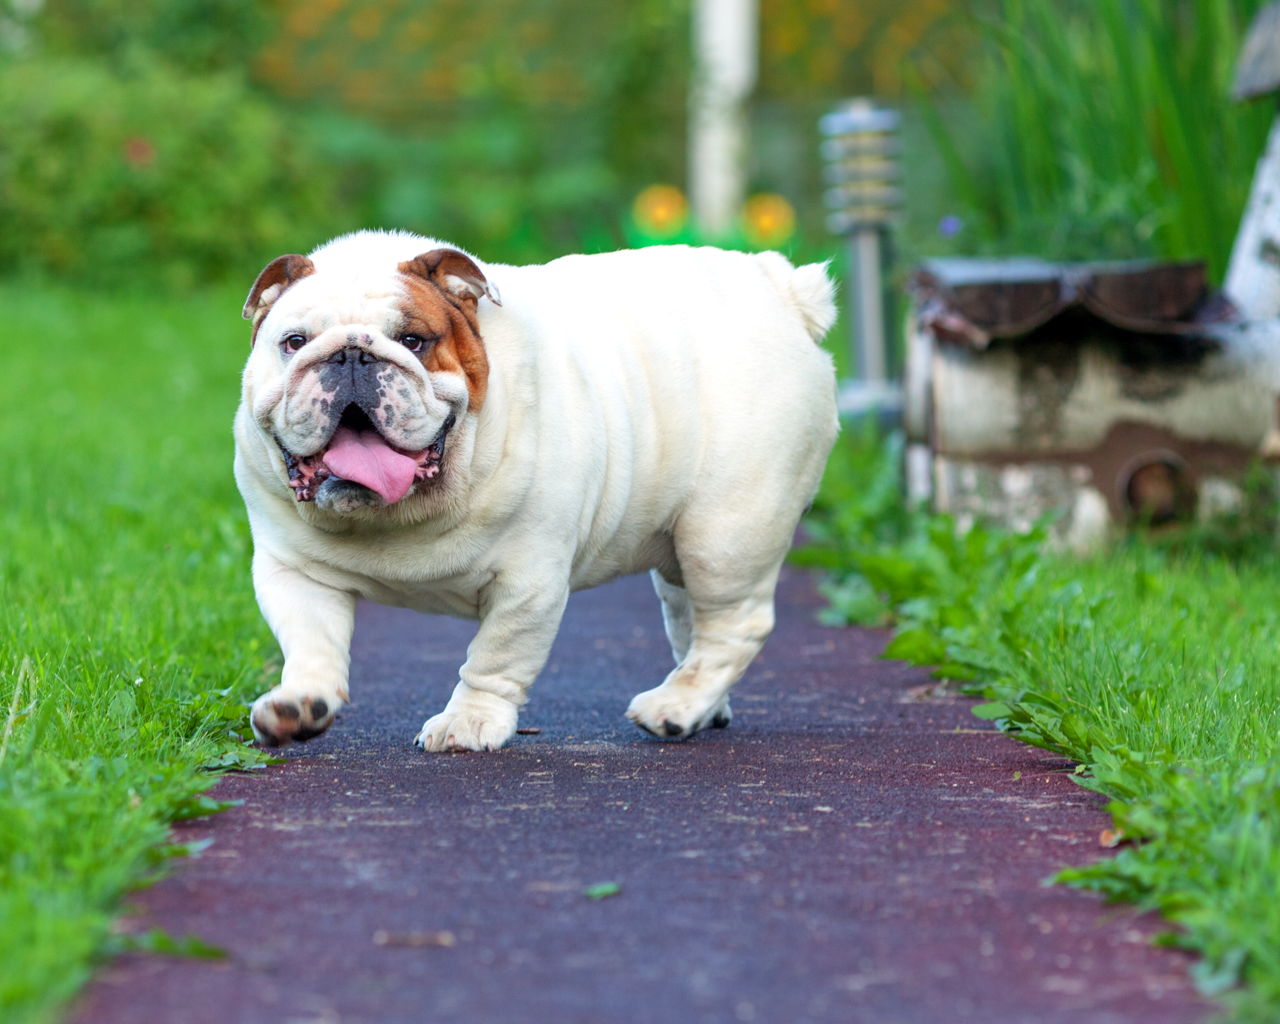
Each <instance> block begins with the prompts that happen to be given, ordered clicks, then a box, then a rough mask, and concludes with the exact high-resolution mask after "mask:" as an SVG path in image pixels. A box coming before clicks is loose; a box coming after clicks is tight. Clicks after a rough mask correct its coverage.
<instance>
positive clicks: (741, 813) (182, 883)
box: [72, 576, 1207, 1024]
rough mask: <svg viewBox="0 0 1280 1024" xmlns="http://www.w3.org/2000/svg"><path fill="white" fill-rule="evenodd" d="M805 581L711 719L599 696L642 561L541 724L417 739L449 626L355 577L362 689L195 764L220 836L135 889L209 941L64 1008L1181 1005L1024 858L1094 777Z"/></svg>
mask: <svg viewBox="0 0 1280 1024" xmlns="http://www.w3.org/2000/svg"><path fill="white" fill-rule="evenodd" d="M818 605H819V601H818V599H817V597H816V596H815V595H814V593H813V591H812V589H811V587H810V585H809V583H808V581H807V580H806V579H805V578H803V577H801V576H791V577H788V579H787V581H786V583H785V585H784V589H783V593H782V600H781V604H780V623H779V628H778V630H777V632H776V633H775V635H774V637H773V638H772V640H771V641H770V643H769V644H768V645H767V646H766V648H765V651H764V653H763V654H762V656H761V657H760V658H759V659H758V660H757V662H756V664H755V666H754V667H753V669H752V670H751V671H750V673H749V674H748V676H747V678H746V680H745V681H744V683H743V684H742V685H741V686H740V688H739V690H738V691H737V693H736V694H735V697H734V712H735V718H734V722H733V725H732V726H731V727H730V728H729V729H726V730H722V731H715V732H712V733H709V734H704V735H703V736H700V737H699V738H697V739H695V740H693V741H690V742H687V743H683V744H664V743H660V742H658V741H656V740H652V739H648V738H646V737H644V736H643V735H641V734H640V733H639V732H637V731H636V730H635V729H634V728H633V727H632V726H631V725H630V724H629V723H628V722H626V721H625V720H624V719H623V717H622V711H623V709H624V708H625V707H626V704H627V701H628V700H629V699H630V697H631V695H632V694H633V693H635V692H637V691H639V690H641V689H645V688H648V687H649V686H651V685H653V684H654V683H656V682H657V681H658V680H659V679H660V677H661V676H662V674H663V673H665V671H666V670H667V665H668V661H669V657H670V655H669V652H668V649H667V646H666V641H665V638H664V637H663V636H662V631H661V625H660V620H659V616H658V610H657V602H656V599H655V598H654V597H653V594H652V592H651V591H650V590H649V587H648V582H647V580H643V579H636V580H626V581H622V582H620V583H616V584H613V585H611V586H609V587H606V588H602V589H600V590H597V591H592V592H589V593H586V594H580V595H578V596H576V597H575V598H574V599H573V602H572V603H571V605H570V610H569V614H568V617H567V619H566V622H565V626H564V628H563V630H562V633H561V637H560V640H559V641H558V643H557V646H556V649H555V651H554V653H553V656H552V661H551V664H550V666H549V668H548V670H547V671H546V673H544V675H543V678H542V679H541V680H540V681H539V683H538V684H537V686H535V687H534V691H533V700H532V703H531V704H530V706H529V707H528V708H527V709H526V711H525V713H524V715H523V716H522V718H521V724H522V726H525V727H536V728H539V729H540V730H541V732H539V733H537V734H536V735H523V736H519V737H517V739H516V741H515V742H514V743H513V745H512V746H510V747H509V748H507V749H506V750H504V751H502V752H500V753H497V754H490V755H481V754H466V755H435V756H426V755H424V754H422V753H421V752H419V751H417V750H415V749H414V748H412V747H411V746H410V740H411V738H412V737H413V735H414V733H415V732H416V730H417V728H418V726H419V725H420V724H421V722H422V720H423V718H424V717H426V714H427V713H428V712H431V711H435V710H436V709H437V708H438V706H439V705H441V704H442V703H443V701H444V699H445V697H446V695H447V693H448V689H449V687H450V686H451V685H452V678H453V676H452V673H453V672H454V670H455V667H456V666H457V664H458V663H459V662H460V661H461V659H462V654H463V650H464V648H465V645H466V642H467V640H468V639H469V637H470V635H471V631H472V628H473V627H471V626H469V625H468V624H466V623H458V622H452V621H450V620H444V619H429V618H424V617H421V616H417V615H414V614H412V613H408V612H401V611H390V610H386V609H380V608H373V607H366V608H362V609H361V613H360V618H359V624H358V628H357V640H356V648H355V659H354V669H353V694H354V696H355V698H356V700H357V701H358V705H357V706H356V707H354V708H350V709H348V710H347V711H346V712H344V714H343V716H342V718H341V720H340V721H339V722H338V723H337V725H336V726H335V728H334V729H333V730H331V732H330V733H329V734H328V735H327V736H324V737H322V738H320V739H318V740H315V741H313V742H311V743H310V744H307V745H305V746H302V747H295V748H291V749H290V750H289V751H288V752H287V757H288V763H287V764H286V765H284V766H281V767H278V768H273V769H270V770H268V771H266V772H262V773H258V774H255V775H252V776H248V777H244V776H241V777H233V778H228V779H227V780H225V781H224V782H222V783H221V784H220V785H219V787H218V790H217V795H219V796H221V797H224V798H238V799H243V800H244V801H245V803H244V806H242V807H240V808H237V809H235V810H232V811H229V812H227V813H225V814H222V815H219V816H217V817H215V818H213V819H210V820H208V821H204V822H197V823H193V824H190V825H188V826H185V827H181V828H179V829H178V830H177V831H178V832H179V833H180V836H181V838H182V839H184V840H194V839H202V838H211V839H213V840H214V845H213V846H212V847H211V848H210V849H209V850H208V851H207V852H206V853H205V854H204V856H203V857H201V858H199V859H197V860H194V861H191V862H188V863H186V864H183V865H181V866H180V867H179V868H178V869H177V871H176V873H175V874H174V875H173V876H172V877H171V878H169V879H168V880H166V881H165V882H163V883H161V884H160V885H158V886H156V887H154V888H152V889H150V890H147V891H145V892H142V893H139V894H137V896H136V898H135V902H136V904H137V906H138V908H139V913H138V916H137V918H136V920H135V922H134V924H136V926H137V927H147V926H151V925H154V924H159V925H162V926H163V927H165V928H167V929H169V930H170V931H171V932H173V933H175V934H185V933H194V934H197V935H199V936H201V937H202V938H204V939H206V940H207V941H210V942H213V943H215V944H218V945H221V946H223V947H225V948H226V949H227V950H229V951H230V958H229V959H228V960H226V961H224V962H205V961H195V960H181V959H172V958H164V957H142V956H129V957H124V958H122V959H121V960H118V961H116V962H115V963H114V964H112V965H109V966H108V967H107V968H106V969H105V970H104V971H103V972H102V974H101V975H100V977H99V980H98V981H97V982H96V983H95V984H94V985H92V986H91V987H90V988H89V990H88V991H87V992H86V994H85V996H84V998H83V999H82V1000H81V1002H80V1004H79V1006H78V1009H77V1011H76V1012H75V1013H74V1014H73V1018H72V1019H73V1020H74V1021H75V1022H76V1024H126V1022H127V1024H138V1022H147V1024H150V1022H160V1024H257V1022H263V1024H266V1022H271V1024H282V1022H297V1024H302V1022H308V1024H322V1022H335V1024H336V1022H341V1024H353V1022H358V1024H400V1022H406V1024H407V1022H422V1021H444V1020H454V1019H465V1020H469V1021H475V1022H479V1024H501V1022H508V1021H511V1022H516V1021H519V1022H522V1024H541V1022H556V1024H577V1022H597V1021H600V1022H604V1021H619V1022H648V1021H654V1022H658V1021H662V1022H685V1021H689V1022H694V1021H696V1022H702V1021H708V1022H718V1021H753V1020H754V1021H768V1022H787V1024H789V1022H807V1021H815V1022H816V1021H823V1022H825V1021H830V1022H839V1024H851V1022H876V1024H880V1022H887V1024H916V1022H919V1024H940V1022H948V1024H950V1022H958V1021H982V1022H984V1024H1014V1022H1017V1024H1021V1022H1034V1024H1057V1022H1062V1024H1067V1022H1072V1024H1075V1022H1088V1024H1145V1022H1151V1024H1180V1022H1184V1021H1185V1022H1190V1021H1200V1020H1203V1019H1204V1018H1205V1017H1206V1015H1207V1009H1206V1007H1205V1006H1204V1005H1203V1004H1201V1003H1198V1002H1197V1000H1196V998H1195V996H1194V994H1193V993H1192V990H1191V988H1190V986H1189V985H1188V983H1187V981H1186V980H1185V976H1184V975H1185V969H1186V966H1187V962H1186V959H1185V958H1184V957H1183V956H1182V955H1181V954H1178V953H1176V952H1171V951H1166V950H1157V949H1154V948H1152V947H1151V946H1150V945H1149V944H1148V939H1149V937H1150V936H1151V935H1152V934H1153V933H1154V932H1155V931H1157V930H1159V928H1160V923H1159V922H1158V921H1151V920H1149V919H1139V918H1136V917H1135V916H1134V915H1133V914H1131V913H1130V912H1128V911H1123V910H1117V909H1115V908H1107V907H1104V906H1102V905H1101V904H1100V903H1099V902H1098V901H1097V900H1096V899H1095V898H1094V897H1093V896H1091V895H1089V894H1084V893H1079V892H1075V891H1072V890H1068V889H1065V888H1062V887H1045V886H1043V885H1042V884H1041V883H1042V881H1043V880H1044V879H1045V878H1046V876H1048V875H1049V874H1051V873H1052V871H1053V870H1054V869H1055V868H1058V867H1061V866H1063V865H1066V864H1071V863H1080V862H1082V861H1086V860H1089V859H1091V858H1093V857H1095V856H1098V855H1099V850H1098V834H1099V832H1100V830H1101V829H1103V828H1105V827H1106V825H1107V823H1108V822H1107V818H1106V816H1105V815H1104V813H1103V812H1102V810H1101V801H1099V800H1098V799H1097V798H1095V797H1093V796H1092V795H1091V794H1089V793H1086V792H1085V791H1084V790H1082V789H1080V788H1079V787H1077V786H1075V785H1074V784H1072V783H1071V781H1070V780H1069V778H1068V777H1067V774H1066V773H1065V771H1064V769H1065V768H1066V765H1064V764H1063V763H1062V762H1060V761H1058V760H1056V759H1055V758H1053V757H1051V756H1049V755H1047V754H1044V753H1043V752H1040V751H1036V750H1034V749H1032V748H1029V747H1025V746H1023V745H1021V744H1018V743H1016V742H1014V741H1013V740H1011V739H1008V738H1007V737H1004V736H1000V735H998V734H995V733H993V732H991V731H990V730H989V729H988V728H987V727H986V726H985V725H983V724H982V723H980V722H978V721H977V720H976V719H974V718H972V716H970V715H969V714H968V711H967V702H965V701H963V700H960V699H957V698H947V697H938V696H936V695H933V694H932V691H931V688H930V687H929V685H928V684H929V680H928V678H927V676H926V675H925V674H924V673H922V672H920V671H917V670H914V669H911V668H908V667H906V666H903V665H900V664H895V663H889V662H882V661H879V660H877V654H878V652H879V650H880V648H881V647H882V645H883V643H884V640H885V637H884V635H883V634H882V633H877V632H871V631H861V630H830V629H824V628H823V627H821V626H819V625H817V624H816V623H815V621H814V612H815V610H816V609H817V607H818ZM419 680H420V682H419ZM597 883H615V884H616V885H617V886H619V887H620V888H619V891H618V892H617V894H616V895H613V896H611V897H609V898H605V899H590V898H588V897H587V896H586V895H585V894H584V889H585V888H586V887H587V886H591V885H594V884H597Z"/></svg>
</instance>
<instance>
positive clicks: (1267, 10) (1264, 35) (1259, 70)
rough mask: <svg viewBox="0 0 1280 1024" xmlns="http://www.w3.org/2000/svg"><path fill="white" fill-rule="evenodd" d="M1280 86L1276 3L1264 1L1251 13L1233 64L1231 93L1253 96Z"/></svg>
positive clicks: (1279, 12)
mask: <svg viewBox="0 0 1280 1024" xmlns="http://www.w3.org/2000/svg"><path fill="white" fill-rule="evenodd" d="M1277 89H1280V3H1272V4H1268V5H1267V6H1266V7H1264V8H1262V10H1260V11H1258V13H1257V14H1256V15H1255V16H1254V19H1253V24H1252V25H1250V26H1249V34H1248V35H1247V36H1246V37H1245V41H1244V49H1243V50H1241V51H1240V63H1239V64H1237V65H1236V79H1235V82H1234V84H1233V85H1232V87H1231V95H1232V96H1233V97H1234V98H1235V99H1238V100H1249V99H1254V98H1255V97H1258V96H1264V95H1266V94H1267V93H1271V92H1275V91H1276V90H1277Z"/></svg>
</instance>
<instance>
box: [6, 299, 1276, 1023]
mask: <svg viewBox="0 0 1280 1024" xmlns="http://www.w3.org/2000/svg"><path fill="white" fill-rule="evenodd" d="M241 299H242V296H241V295H240V293H239V292H238V291H237V292H234V293H233V292H230V291H220V292H211V293H206V294H202V295H196V296H185V297H181V296H166V295H163V294H161V295H158V296H157V295H147V294H145V293H143V292H141V291H139V292H137V293H132V294H127V295H114V296H111V297H107V296H105V295H101V294H96V295H95V294H92V293H85V292H81V291H75V290H71V289H64V288H55V287H50V286H44V285H41V286H36V285H19V284H15V283H8V284H0V304H3V307H4V308H5V309H6V310H7V312H8V314H9V317H10V323H11V324H12V325H13V327H14V330H13V331H12V337H14V338H16V339H19V342H18V343H17V344H13V345H11V346H10V352H11V355H10V360H11V361H10V365H9V369H8V377H9V379H10V381H11V384H10V394H11V396H12V397H11V398H10V400H9V401H8V402H6V403H4V404H3V405H2V406H0V426H2V427H3V430H4V436H5V437H6V438H7V439H8V440H9V442H10V446H11V447H10V457H9V460H8V472H7V474H6V475H5V476H4V477H3V482H2V483H0V524H2V525H3V530H4V536H5V538H6V542H7V543H6V544H5V545H4V547H3V548H2V549H0V565H2V566H3V573H0V587H3V595H2V600H0V723H2V724H0V1019H3V1020H4V1021H6V1022H18V1024H25V1022H39V1021H46V1020H51V1019H54V1018H56V1016H57V1014H58V1012H59V1007H60V1006H62V1005H63V1004H64V1003H65V1001H66V1000H67V999H68V998H69V997H71V996H72V995H73V994H74V992H75V991H76V990H77V988H78V987H79V986H80V985H81V984H83V982H84V980H85V979H86V978H87V977H88V976H89V973H90V971H91V970H92V967H93V965H94V963H95V962H97V961H99V960H100V958H101V957H102V956H103V955H105V954H107V953H109V952H110V951H111V950H112V949H115V948H119V947H120V945H121V943H122V941H123V940H121V939H120V938H118V937H117V936H115V935H114V933H113V931H112V921H113V919H114V917H116V916H117V915H118V914H119V912H120V909H121V905H122V901H125V900H127V894H128V892H129V890H130V889H131V888H132V887H134V886H136V885H137V884H139V883H140V882H142V881H144V880H146V879H147V878H149V877H151V876H152V875H154V874H155V873H156V872H157V871H158V870H162V869H163V867H164V865H165V864H166V863H167V862H168V861H169V860H171V858H172V857H173V856H175V855H181V854H182V853H184V852H186V851H184V850H183V849H181V848H177V847H174V846H171V845H168V832H167V825H168V823H169V822H170V821H172V820H174V819H175V818H181V817H184V816H189V815H193V814H201V813H208V812H210V811H212V810H214V809H216V808H215V806H214V805H211V803H210V801H208V799H207V798H206V797H204V796H202V793H203V791H204V790H205V789H206V788H207V787H208V785H209V784H210V783H211V782H212V780H213V778H214V776H213V775H212V774H210V773H209V772H206V771H200V768H201V767H202V766H210V765H215V766H216V765H234V764H244V765H251V764H256V763H260V762H261V760H262V758H261V755H259V754H258V753H257V752H255V751H253V750H252V749H250V748H247V747H245V746H244V745H243V743H242V742H241V741H240V740H239V739H238V738H237V737H238V735H239V733H240V732H241V730H243V728H244V722H245V706H244V703H245V701H246V700H247V699H248V698H250V697H251V696H252V695H253V694H254V693H256V692H258V691H259V690H261V689H262V688H264V685H265V683H266V681H267V680H268V679H269V678H270V677H271V675H272V674H273V673H274V671H275V663H274V659H275V657H276V654H275V645H274V642H273V641H272V640H271V638H270V636H269V634H268V632H267V631H266V628H265V627H264V626H263V625H262V623H261V621H260V619H259V616H258V612H257V609H256V607H255V605H254V602H253V598H252V592H251V588H250V583H249V577H248V559H249V537H248V532H247V528H246V526H245V523H244V517H243V514H242V511H241V508H240V503H239V499H238V497H237V495H236V494H235V490H234V487H233V484H232V481H231V474H230V459H231V437H230V418H231V414H232V411H233V407H234V404H235V400H236V392H237V381H238V375H239V370H240V366H241V363H242V360H243V357H244V354H245V351H246V345H247V330H246V328H245V325H244V324H243V323H242V322H241V321H240V320H239V318H238V310H239V305H240V301H241ZM852 433H853V434H854V436H853V437H852V438H851V439H846V440H845V441H844V442H842V446H841V448H840V449H839V452H838V457H837V458H836V459H835V461H834V462H833V465H832V469H831V472H830V473H829V475H828V480H827V483H826V486H825V488H824V494H823V499H822V502H821V503H820V505H819V507H818V509H817V510H816V512H815V516H814V517H813V519H812V521H811V523H810V532H811V535H812V536H813V538H814V541H815V544H814V547H812V548H811V549H810V551H809V553H808V556H807V557H808V560H809V561H810V562H814V563H820V564H822V565H824V566H826V567H827V568H829V569H831V570H832V572H833V575H832V578H831V583H830V584H829V586H828V593H829V596H830V597H831V600H832V610H831V615H832V617H833V619H839V620H842V621H847V620H858V621H868V620H872V621H874V620H877V619H883V617H885V616H886V615H888V614H892V616H893V617H894V619H895V621H896V623H897V636H896V639H895V640H894V643H893V647H892V650H891V653H892V654H894V655H896V656H898V657H904V658H909V659H911V660H914V661H917V662H920V663H922V664H928V665H935V666H941V669H940V672H941V673H942V674H943V675H946V676H948V677H951V678H955V679H960V680H963V681H965V685H968V686H970V687H972V688H973V689H974V690H975V692H978V693H980V694H981V695H982V696H983V697H984V698H985V701H984V703H983V704H981V705H978V711H979V713H980V714H982V715H983V716H985V717H989V718H994V719H996V720H997V721H999V722H1000V723H1001V724H1002V725H1003V726H1004V727H1006V728H1008V729H1010V730H1011V731H1013V732H1014V733H1015V734H1016V735H1018V736H1019V737H1020V738H1022V739H1024V740H1026V741H1028V742H1033V743H1038V744H1040V745H1043V746H1047V747H1049V748H1050V749H1053V750H1057V751H1060V752H1062V753H1064V754H1066V755H1068V756H1069V757H1071V758H1073V759H1075V760H1077V761H1078V762H1080V764H1081V766H1082V767H1081V770H1080V772H1079V774H1078V776H1077V778H1078V779H1079V781H1080V782H1081V783H1082V784H1084V785H1087V786H1090V787H1091V788H1094V789H1097V790H1099V791H1101V792H1103V793H1106V794H1108V795H1109V796H1111V797H1112V798H1113V799H1114V800H1115V803H1114V804H1113V813H1114V816H1115V838H1116V839H1117V840H1118V841H1119V844H1118V846H1117V848H1116V855H1115V856H1114V857H1112V858H1109V859H1106V860H1104V861H1102V862H1101V863H1099V864H1097V865H1095V866H1093V867H1089V868H1082V869H1080V870H1074V871H1068V872H1066V873H1065V874H1064V876H1063V880H1064V881H1066V882H1069V883H1071V884H1076V885H1083V886H1089V887H1092V888H1096V889H1098V890H1100V891H1102V892H1104V893H1107V894H1108V895H1113V896H1116V897H1121V898H1125V899H1130V900H1136V901H1138V902H1139V903H1141V904H1142V905H1144V906H1150V907H1154V908H1157V909H1159V910H1161V911H1162V912H1163V913H1164V914H1165V915H1166V916H1167V917H1168V918H1169V919H1170V921H1171V922H1173V923H1174V924H1175V925H1176V926H1177V930H1176V933H1175V934H1176V938H1175V939H1173V940H1172V941H1177V942H1180V943H1182V944H1185V945H1187V946H1189V947H1191V948H1192V949H1195V950H1197V951H1199V952H1201V953H1202V954H1203V955H1204V956H1203V960H1202V961H1200V962H1198V964H1197V966H1196V967H1195V972H1196V975H1197V980H1198V981H1199V982H1200V984H1201V985H1202V986H1203V987H1204V988H1205V990H1206V991H1209V992H1212V993H1214V994H1217V995H1219V996H1225V997H1226V998H1227V1000H1228V1005H1229V1006H1230V1007H1231V1009H1232V1011H1233V1013H1234V1014H1235V1016H1236V1017H1237V1018H1238V1019H1239V1020H1240V1021H1259V1022H1261V1021H1273V1020H1275V1019H1277V1017H1280V906H1278V905H1277V903H1276V901H1275V898H1274V889H1275V879H1276V878H1277V877H1280V796H1278V794H1280V759H1278V758H1277V744H1278V741H1280V740H1278V734H1280V712H1278V711H1277V707H1278V706H1280V699H1278V698H1280V649H1278V648H1280V645H1278V644H1277V639H1278V638H1280V603H1278V602H1277V601H1276V600H1275V598H1276V596H1277V592H1278V591H1280V555H1277V553H1276V551H1275V549H1274V546H1273V545H1272V543H1271V542H1270V539H1269V535H1268V534H1267V533H1266V532H1265V531H1264V532H1262V533H1261V534H1259V533H1258V532H1256V531H1254V532H1250V530H1249V529H1247V528H1248V527H1256V526H1258V525H1263V526H1266V525H1267V523H1266V521H1265V520H1264V519H1259V520H1258V522H1256V523H1255V522H1247V523H1237V524H1234V531H1232V530H1225V531H1219V532H1216V533H1212V534H1206V535H1205V536H1203V537H1201V538H1199V539H1193V540H1192V541H1189V542H1181V543H1178V544H1176V545H1175V544H1171V543H1168V542H1161V543H1139V542H1130V543H1127V544H1124V545H1121V546H1118V547H1117V548H1115V549H1113V550H1111V551H1109V552H1108V553H1107V554H1106V556H1105V557H1102V558H1098V559H1095V560H1089V561H1085V562H1080V561H1077V560H1069V559H1067V558H1065V557H1061V556H1058V555H1054V554H1052V553H1049V552H1047V551H1046V550H1045V549H1044V547H1043V543H1042V540H1041V538H1039V537H1037V536H1034V535H1033V536H1022V537H1019V536H1012V535H1008V534H1003V533H1000V532H998V531H993V530H988V529H984V528H978V529H975V530H974V531H972V532H971V533H969V534H968V535H967V536H965V537H957V536H956V535H955V533H954V531H953V530H952V528H951V524H950V523H948V522H947V521H945V520H941V519H937V518H934V517H930V516H927V515H924V514H922V513H918V512H911V511H908V510H906V509H904V508H903V506H902V503H901V500H900V498H899V492H898V488H897V481H896V475H895V473H894V471H893V467H894V465H895V460H894V457H893V453H892V450H891V449H890V450H886V449H885V448H884V446H882V445H880V444H878V443H861V444H860V443H857V442H858V441H859V438H858V437H857V436H856V432H852ZM851 441H852V442H854V443H850V442H851ZM1231 525H1232V524H1228V526H1231ZM178 938H179V939H181V938H182V937H178ZM151 944H152V945H153V946H154V947H155V948H161V949H162V948H164V947H165V946H166V945H167V944H168V943H167V940H166V939H165V938H163V937H159V938H153V939H152V940H151ZM191 948H192V949H194V950H196V951H198V949H199V947H198V946H193V947H191ZM1238 981H1242V982H1244V983H1245V984H1244V986H1243V988H1239V989H1237V988H1233V986H1235V985H1236V983H1237V982H1238Z"/></svg>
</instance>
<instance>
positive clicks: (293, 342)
mask: <svg viewBox="0 0 1280 1024" xmlns="http://www.w3.org/2000/svg"><path fill="white" fill-rule="evenodd" d="M308 340H309V339H308V338H307V336H306V335H305V334H298V333H296V332H295V333H294V334H286V335H285V336H284V337H283V338H282V339H281V340H280V347H281V348H283V349H284V350H285V351H286V352H297V351H298V349H300V348H302V346H303V345H305V344H306V343H307V341H308Z"/></svg>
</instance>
